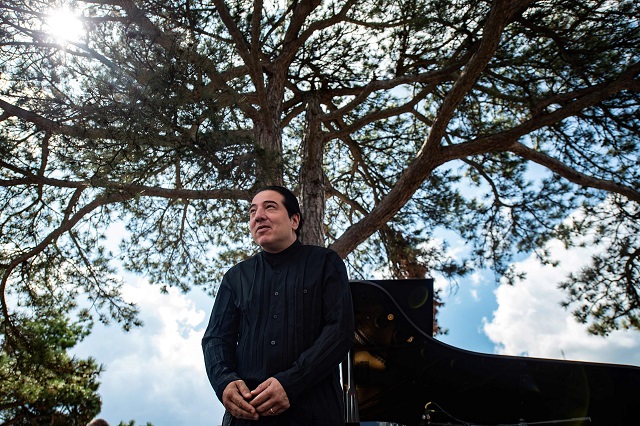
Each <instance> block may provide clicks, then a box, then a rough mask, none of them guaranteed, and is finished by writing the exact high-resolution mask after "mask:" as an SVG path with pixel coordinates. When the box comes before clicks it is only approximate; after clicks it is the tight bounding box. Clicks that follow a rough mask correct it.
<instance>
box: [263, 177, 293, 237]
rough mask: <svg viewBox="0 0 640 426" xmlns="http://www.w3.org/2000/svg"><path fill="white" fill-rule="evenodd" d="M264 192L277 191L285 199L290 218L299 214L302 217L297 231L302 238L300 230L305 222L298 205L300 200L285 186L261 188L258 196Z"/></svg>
mask: <svg viewBox="0 0 640 426" xmlns="http://www.w3.org/2000/svg"><path fill="white" fill-rule="evenodd" d="M264 191H276V192H277V193H279V194H280V195H282V196H283V197H284V201H283V204H284V207H285V208H286V209H287V213H288V214H289V218H291V217H293V215H294V214H297V215H298V216H299V217H300V221H299V222H298V229H296V235H297V236H298V237H299V236H300V230H301V229H302V223H303V222H304V220H303V219H302V212H301V211H300V203H298V199H297V198H296V196H295V195H294V194H293V192H291V191H289V190H288V189H287V188H285V187H284V186H279V185H269V186H264V187H262V188H260V190H259V191H258V192H256V195H258V194H259V193H261V192H264Z"/></svg>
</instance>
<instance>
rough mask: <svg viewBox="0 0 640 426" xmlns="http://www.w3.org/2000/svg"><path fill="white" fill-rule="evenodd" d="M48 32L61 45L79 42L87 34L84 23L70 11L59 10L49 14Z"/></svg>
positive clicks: (65, 9)
mask: <svg viewBox="0 0 640 426" xmlns="http://www.w3.org/2000/svg"><path fill="white" fill-rule="evenodd" d="M46 23H47V31H48V32H49V33H50V34H51V35H52V36H53V37H54V38H55V40H56V41H57V42H59V43H65V42H72V41H78V40H80V38H81V37H82V34H83V33H84V32H85V29H84V25H83V24H82V21H81V20H80V19H79V18H78V17H77V16H76V15H75V14H74V13H73V12H72V11H70V10H69V9H67V8H64V9H57V10H54V11H52V12H51V13H50V14H49V17H48V19H47V22H46Z"/></svg>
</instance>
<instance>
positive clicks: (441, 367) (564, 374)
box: [343, 279, 640, 426]
mask: <svg viewBox="0 0 640 426" xmlns="http://www.w3.org/2000/svg"><path fill="white" fill-rule="evenodd" d="M351 290H352V294H353V303H354V309H355V317H356V341H355V343H354V346H353V348H352V351H351V353H350V359H349V362H348V363H346V365H345V366H343V375H344V378H345V392H346V399H347V401H346V402H347V413H346V418H347V423H348V424H358V422H365V421H375V422H389V423H397V424H400V425H406V426H416V425H485V426H486V425H503V426H506V425H523V426H524V425H534V424H536V425H538V424H561V425H565V426H579V425H591V426H622V425H624V426H631V425H640V367H635V366H626V365H616V364H601V363H591V362H578V361H562V360H552V359H540V358H529V357H515V356H501V355H488V354H481V353H475V352H471V351H467V350H462V349H458V348H455V347H452V346H450V345H447V344H444V343H441V342H439V341H437V340H435V339H433V338H432V334H433V332H432V330H433V280H431V279H424V280H372V281H352V282H351Z"/></svg>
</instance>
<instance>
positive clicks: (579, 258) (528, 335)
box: [484, 243, 640, 365]
mask: <svg viewBox="0 0 640 426" xmlns="http://www.w3.org/2000/svg"><path fill="white" fill-rule="evenodd" d="M550 248H551V250H552V252H553V255H554V256H555V257H556V258H559V259H562V263H561V264H560V265H559V266H558V267H556V268H554V267H552V266H543V265H540V264H539V262H538V261H537V260H535V259H534V258H533V257H530V258H527V259H525V260H523V261H521V262H519V263H518V264H517V267H518V269H519V270H523V271H526V272H527V279H526V280H525V281H524V282H519V283H517V284H516V285H514V286H508V285H504V284H503V285H501V286H500V287H498V288H497V290H496V291H495V295H496V301H497V303H498V308H497V309H496V310H495V311H494V312H493V316H492V318H491V320H488V319H486V318H485V319H484V332H485V334H486V335H487V336H488V337H489V339H490V340H491V341H492V342H493V343H494V344H495V351H496V352H497V353H499V354H503V355H528V356H532V357H542V358H556V359H562V358H565V359H570V360H580V361H594V362H607V363H617V364H633V365H640V333H638V332H637V331H628V330H620V331H616V332H613V333H611V335H610V336H608V337H606V338H602V337H596V336H593V335H589V334H588V333H587V331H586V327H585V326H584V325H582V324H579V323H578V322H576V320H575V319H574V318H573V317H572V315H571V312H570V311H569V310H566V309H564V308H562V307H561V306H560V302H561V300H562V299H563V296H564V295H563V294H562V291H561V290H560V289H558V288H557V283H558V282H560V281H561V280H562V279H563V278H564V277H565V276H566V275H567V274H568V272H569V271H576V270H578V269H579V268H580V266H582V265H584V264H585V262H587V261H588V260H589V259H590V257H591V254H592V252H593V249H589V248H574V249H571V250H565V249H564V247H563V246H562V245H561V244H560V243H555V244H552V245H551V246H550Z"/></svg>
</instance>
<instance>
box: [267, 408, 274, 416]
mask: <svg viewBox="0 0 640 426" xmlns="http://www.w3.org/2000/svg"><path fill="white" fill-rule="evenodd" d="M269 410H271V414H273V415H274V416H275V415H276V412H275V411H273V408H269Z"/></svg>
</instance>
